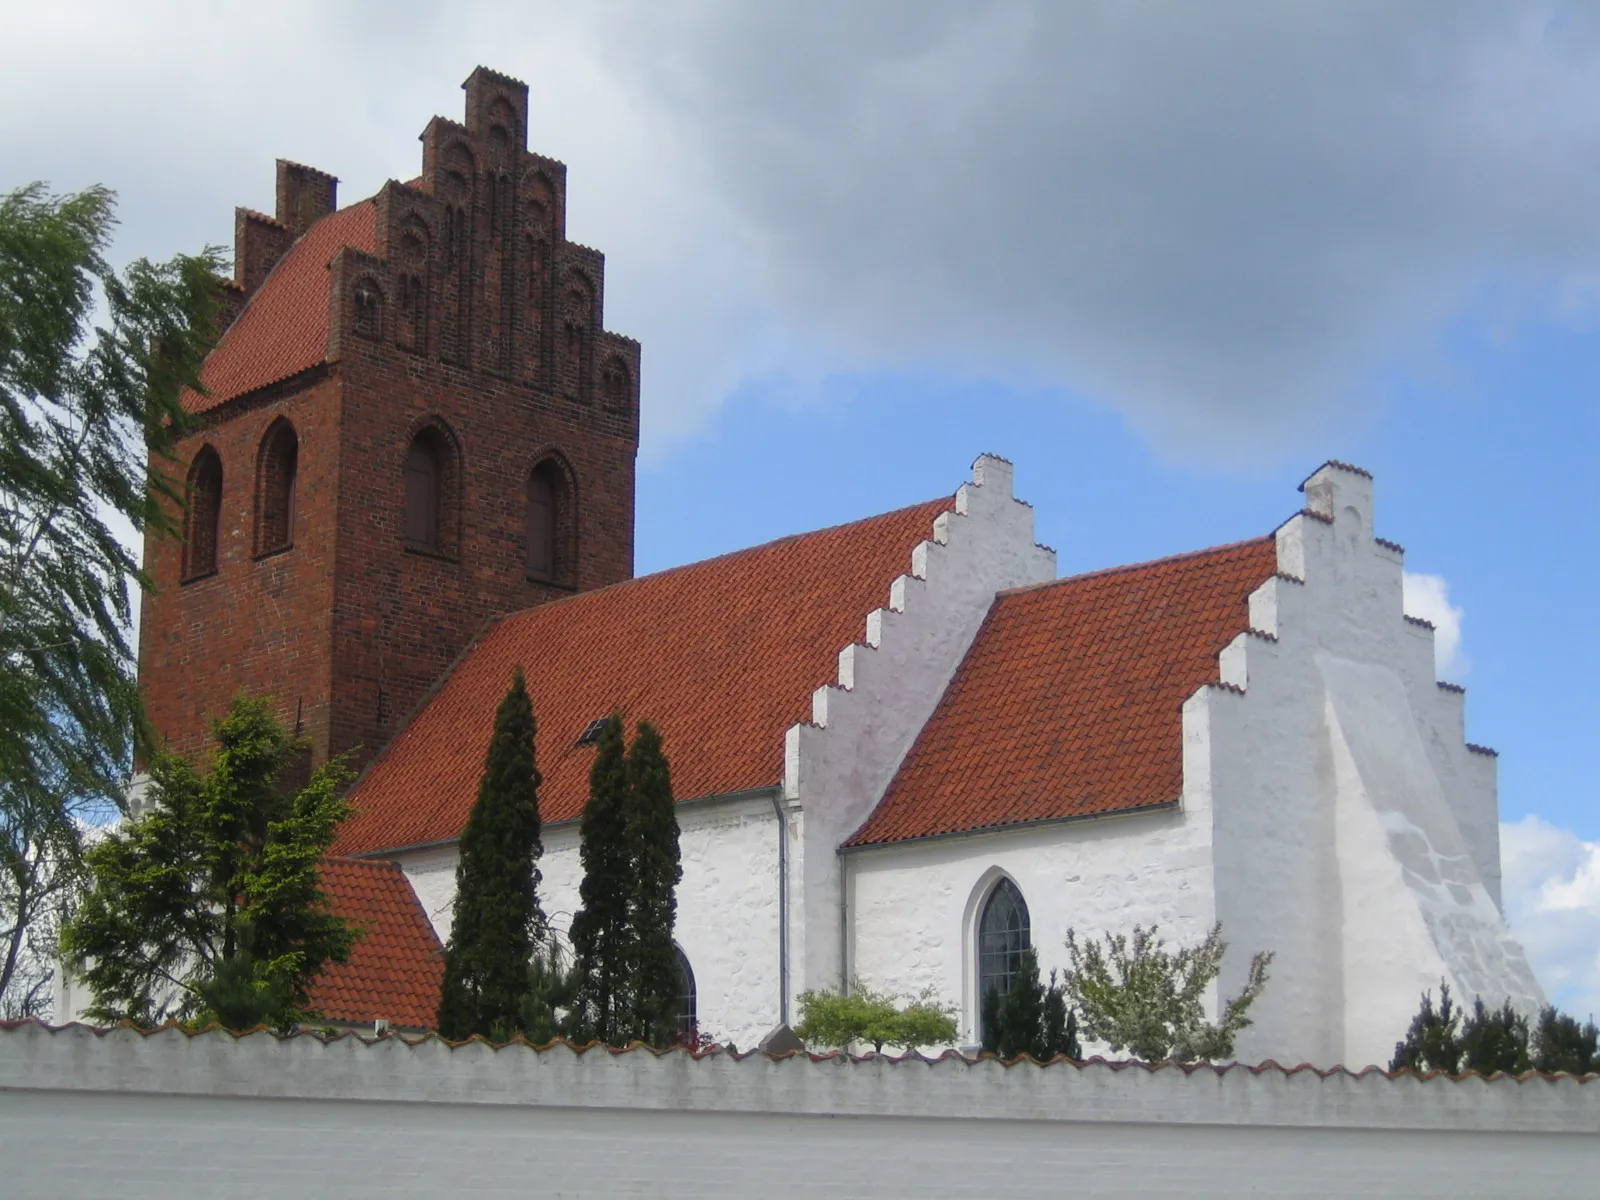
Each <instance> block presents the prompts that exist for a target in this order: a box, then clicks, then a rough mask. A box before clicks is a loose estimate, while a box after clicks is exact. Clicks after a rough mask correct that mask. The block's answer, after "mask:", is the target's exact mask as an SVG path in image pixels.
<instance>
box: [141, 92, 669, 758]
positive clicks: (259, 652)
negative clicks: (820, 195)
mask: <svg viewBox="0 0 1600 1200" xmlns="http://www.w3.org/2000/svg"><path fill="white" fill-rule="evenodd" d="M463 88H464V91H465V109H464V112H463V114H462V119H461V120H449V119H446V118H443V117H436V118H434V119H433V120H431V121H430V122H428V124H427V127H426V128H425V129H424V131H423V133H422V138H421V140H422V164H421V166H422V170H421V173H420V175H418V176H417V177H416V178H413V179H411V180H410V181H409V182H400V181H396V180H391V181H390V182H388V183H386V184H385V185H384V186H383V187H382V188H381V189H379V191H378V192H377V194H376V195H374V196H371V197H369V198H367V199H364V200H361V201H359V202H357V203H355V204H352V205H349V206H347V207H343V208H341V207H339V198H338V180H336V179H335V178H334V177H333V176H332V175H330V174H328V173H326V172H324V171H320V170H317V169H316V168H313V167H308V166H304V165H302V164H299V163H295V162H290V161H287V160H279V161H278V163H277V177H276V197H275V207H274V211H273V213H272V215H270V216H269V215H267V214H265V213H261V212H257V211H254V210H250V209H239V210H238V212H237V213H236V219H235V235H236V236H235V248H234V249H235V255H234V260H235V264H234V278H233V279H232V280H231V281H230V282H229V283H228V284H227V286H226V288H225V296H224V307H223V313H222V323H223V325H224V330H223V333H222V336H221V338H220V340H219V343H218V345H217V346H216V348H215V349H214V350H213V351H212V353H211V354H210V356H209V357H208V358H207V360H206V362H205V364H204V365H203V368H202V371H201V382H202V391H201V392H197V393H194V394H190V395H188V396H186V397H185V404H186V406H187V408H188V409H189V411H190V412H191V413H193V414H194V415H195V417H196V426H195V429H194V431H193V432H192V433H190V434H189V435H188V436H186V437H185V438H184V439H183V440H182V441H181V442H180V444H179V446H178V452H177V456H178V462H177V463H176V464H170V463H161V464H155V466H156V467H157V468H158V469H161V470H164V471H167V472H170V473H173V474H176V475H178V476H179V477H180V478H181V479H182V480H183V481H184V488H185V495H186V498H187V500H188V504H187V514H186V516H185V537H186V543H187V544H186V545H184V544H179V543H177V542H175V541H172V540H170V539H161V538H152V539H150V541H149V542H148V544H147V546H146V557H145V563H146V567H147V569H148V570H149V572H150V573H151V575H152V576H153V578H154V582H155V584H156V587H155V589H154V590H153V591H151V592H148V593H146V594H145V596H144V599H143V605H144V608H143V613H142V618H141V646H140V683H141V687H142V689H143V691H144V694H145V696H146V699H147V703H148V709H149V712H150V716H151V719H152V721H153V722H154V724H155V727H156V729H157V730H158V732H159V733H160V734H161V735H163V736H164V737H165V738H166V739H167V740H168V742H169V744H170V745H171V746H172V747H173V748H175V749H177V750H179V751H181V752H183V753H186V754H201V753H203V752H204V751H205V750H206V748H207V744H208V736H209V735H208V730H209V726H210V723H211V721H212V720H214V719H215V718H216V717H217V716H218V715H220V714H221V713H222V712H223V711H225V710H226V708H227V705H228V701H229V699H230V698H231V697H232V696H233V695H234V694H235V693H236V692H239V691H249V692H255V693H262V694H266V695H270V696H273V697H276V698H277V700H278V702H279V706H280V713H281V716H282V718H283V720H284V721H285V723H287V724H291V725H292V726H293V727H294V728H296V729H298V730H299V731H300V732H302V733H303V734H304V735H305V736H306V737H307V738H309V739H310V741H311V743H312V745H313V747H314V759H315V760H317V761H320V760H322V759H324V758H326V757H328V756H331V755H336V754H341V753H344V754H349V755H350V756H351V761H352V762H353V763H354V764H355V765H356V766H358V767H359V766H360V765H362V764H364V763H365V762H366V761H368V760H369V759H370V758H371V757H372V756H373V755H375V754H376V753H377V751H378V750H380V749H381V748H382V747H383V745H384V744H385V743H386V742H387V741H388V739H389V738H390V737H391V736H392V735H393V733H394V731H395V730H396V729H397V728H398V727H399V726H400V725H401V724H402V723H403V722H404V720H405V718H406V716H407V714H408V713H410V712H411V711H412V710H413V709H414V708H415V707H416V706H417V704H418V703H419V702H420V701H421V700H422V698H423V697H424V696H425V695H426V694H427V692H428V690H429V689H430V688H431V687H432V686H433V685H434V683H435V682H436V681H437V680H438V678H439V677H440V676H441V675H442V674H443V673H444V672H445V670H446V669H447V668H448V667H449V665H450V663H451V662H453V661H454V660H455V658H456V656H457V655H459V654H460V653H461V651H462V650H463V649H464V648H465V647H466V646H467V644H468V643H469V642H470V641H471V639H472V638H473V636H474V635H475V634H476V633H477V632H478V631H479V630H481V629H482V628H483V626H484V625H485V623H486V622H489V621H492V620H493V619H495V618H496V617H499V616H501V615H504V614H505V613H508V612H514V611H518V610H521V609H526V608H529V607H531V606H534V605H538V604H541V603H544V602H546V601H549V600H554V599H560V598H563V597H567V596H570V595H572V594H573V593H574V592H581V591H585V590H588V589H591V588H597V587H604V586H606V585H609V584H613V583H617V582H619V581H621V580H625V579H628V578H630V577H631V576H632V574H633V528H634V512H633V505H634V460H635V456H636V453H637V448H638V429H639V390H638V388H639V345H638V343H637V342H635V341H633V340H632V339H630V338H626V337H623V336H621V335H619V334H616V333H613V332H610V331H608V330H607V329H606V328H605V324H604V288H605V260H604V256H603V255H601V254H600V252H599V251H597V250H593V249H591V248H589V247H587V246H580V245H577V244H575V243H573V242H571V241H569V240H568V239H567V236H566V194H567V173H566V168H565V167H564V166H563V165H562V164H561V163H559V162H557V161H555V160H554V159H551V158H548V157H545V156H543V155H540V154H535V153H533V152H531V151H529V150H528V149H527V148H526V139H527V129H528V89H527V87H526V85H525V84H522V83H520V82H518V81H517V80H514V79H511V78H509V77H508V76H505V75H501V74H499V73H497V72H494V71H490V70H487V69H485V68H481V67H480V68H478V69H477V70H475V71H474V72H473V73H472V75H471V76H470V77H469V78H468V79H467V81H466V83H465V84H464V85H463Z"/></svg>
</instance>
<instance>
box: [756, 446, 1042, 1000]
mask: <svg viewBox="0 0 1600 1200" xmlns="http://www.w3.org/2000/svg"><path fill="white" fill-rule="evenodd" d="M1012 474H1013V473H1012V466H1011V464H1010V463H1009V462H1007V461H1006V460H1005V459H1002V458H997V457H994V456H992V455H984V456H982V457H980V458H979V459H978V460H977V462H976V463H974V464H973V471H972V481H971V482H970V483H966V484H963V485H962V486H961V488H960V490H959V491H957V493H956V498H955V508H954V511H952V512H945V513H941V514H940V515H939V517H938V518H937V519H936V520H935V521H934V523H933V529H932V530H931V535H932V536H931V538H930V540H928V541H924V542H921V543H919V544H918V545H917V546H916V547H915V549H914V550H913V551H912V555H911V564H910V567H911V570H910V572H909V573H908V574H905V575H901V576H900V577H899V578H897V579H896V580H895V581H894V582H893V584H892V585H891V586H890V588H889V597H888V604H887V606H886V607H884V608H880V609H876V610H874V611H873V612H871V613H869V614H867V616H866V629H865V633H864V640H863V642H861V643H857V644H853V645H850V646H846V647H845V648H844V649H842V650H841V651H840V653H839V675H838V681H837V682H836V683H834V684H831V685H828V686H824V687H821V688H818V689H817V691H816V693H815V694H814V696H813V697H812V721H811V723H810V724H808V725H796V726H794V727H792V728H791V729H790V730H789V731H788V734H787V737H786V739H785V760H784V795H785V797H786V798H787V800H788V801H790V803H791V804H796V805H798V807H799V808H800V809H801V810H802V812H803V814H804V817H803V829H804V834H803V849H802V853H801V858H802V859H803V863H804V866H803V885H802V886H803V894H804V905H803V908H804V912H803V933H802V932H798V931H797V936H796V939H795V950H794V953H795V962H796V964H797V965H799V964H802V963H803V969H798V970H796V971H795V973H794V987H795V990H796V991H800V990H803V989H804V988H807V987H827V986H832V985H834V984H835V983H836V982H837V981H838V979H839V977H840V973H841V971H842V970H844V969H845V964H844V962H843V959H842V957H841V948H840V903H841V897H840V894H839V882H838V880H839V864H838V860H837V855H836V854H835V850H836V849H837V847H838V846H839V845H841V844H842V843H843V842H844V841H845V840H846V839H847V838H848V837H849V836H850V835H851V834H852V833H854V832H855V830H856V829H857V828H858V827H859V826H860V825H861V823H862V822H863V821H865V820H866V819H867V817H868V816H869V815H870V814H871V812H872V810H873V808H874V807H875V806H876V805H877V803H878V801H879V800H880V799H882V797H883V793H884V790H885V789H886V788H887V787H888V785H889V783H890V781H891V780H892V779H893V778H894V773H895V770H896V769H897V768H898V767H899V765H900V762H901V760H902V759H903V758H904V757H905V755H906V752H907V751H908V750H910V748H911V745H912V742H913V741H915V739H916V736H917V733H918V732H919V731H920V730H921V728H922V726H923V724H924V723H925V722H926V721H927V719H928V717H929V715H930V714H931V713H932V712H933V708H934V705H935V704H937V703H938V700H939V697H940V695H941V694H942V693H943V691H944V688H945V685H946V684H948V683H949V681H950V677H951V676H952V675H953V674H954V673H955V670H956V667H957V666H958V665H959V664H960V662H961V659H962V657H963V656H964V655H965V654H966V651H967V648H968V647H969V646H970V645H971V644H972V640H973V638H974V637H975V636H976V635H977V632H978V628H979V626H981V625H982V623H983V618H984V616H985V615H986V614H987V613H988V611H989V606H990V605H991V604H992V603H993V601H994V596H995V593H996V592H998V591H1000V590H1002V589H1004V588H1010V587H1019V586H1022V585H1024V584H1030V583H1039V582H1042V581H1044V580H1048V579H1053V578H1055V573H1056V556H1055V551H1053V550H1050V549H1048V548H1046V547H1043V546H1040V545H1038V544H1036V543H1035V541H1034V534H1033V509H1032V507H1031V506H1030V505H1028V504H1026V503H1024V502H1022V501H1020V500H1018V499H1016V497H1015V496H1014V495H1013V493H1012Z"/></svg>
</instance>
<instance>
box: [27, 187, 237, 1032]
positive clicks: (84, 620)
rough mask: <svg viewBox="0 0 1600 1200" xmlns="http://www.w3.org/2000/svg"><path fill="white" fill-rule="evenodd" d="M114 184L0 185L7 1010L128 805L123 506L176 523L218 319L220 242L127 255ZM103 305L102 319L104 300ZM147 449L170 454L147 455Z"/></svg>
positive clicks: (131, 516) (32, 990)
mask: <svg viewBox="0 0 1600 1200" xmlns="http://www.w3.org/2000/svg"><path fill="white" fill-rule="evenodd" d="M114 214H115V205H114V198H113V195H112V193H111V192H110V191H109V190H107V189H105V188H102V187H93V188H89V189H87V190H86V191H83V192H80V193H77V194H75V195H66V196H52V195H50V194H49V193H48V192H47V190H46V188H45V187H44V185H43V184H32V185H30V186H28V187H24V188H21V189H19V190H17V191H14V192H11V193H9V194H7V195H4V196H0V1012H9V1013H12V1014H20V1013H25V1012H28V1011H30V1010H31V1009H33V1008H34V1007H35V1003H36V1001H37V999H38V997H39V995H40V992H41V987H42V982H43V980H42V977H41V975H40V971H39V956H38V954H37V953H36V952H35V953H30V952H29V942H30V939H32V941H33V942H34V943H35V946H34V949H35V951H37V950H38V949H39V946H38V934H39V932H40V927H39V926H40V922H44V923H46V924H49V923H51V922H53V921H54V920H55V919H56V918H58V917H59V916H61V915H62V912H63V901H64V900H65V899H66V898H67V897H69V896H71V895H72V894H73V893H74V891H75V890H76V884H77V882H78V877H79V873H80V871H81V868H82V862H81V853H82V837H81V830H82V828H83V827H84V825H85V824H86V818H90V817H100V818H101V819H103V816H104V814H105V813H107V812H109V811H114V810H115V806H116V805H117V804H119V803H120V800H121V788H122V785H123V782H124V780H125V778H126V775H127V771H128V768H129V764H130V761H131V756H132V753H133V751H134V749H135V748H136V746H140V745H142V744H144V743H145V741H146V734H147V727H146V726H145V724H144V722H143V719H142V711H141V708H140V704H139V697H138V692H137V690H136V688H135V685H134V658H133V651H132V647H131V646H130V645H129V643H128V632H127V631H128V629H129V626H130V622H131V618H132V611H133V610H132V598H131V595H130V588H129V583H130V581H137V582H138V584H139V585H140V586H147V585H148V580H147V579H146V578H145V577H144V576H143V574H142V573H141V572H140V571H139V569H138V566H137V563H136V562H135V560H134V558H133V556H132V554H131V553H130V551H129V549H128V547H127V545H126V544H124V542H123V541H121V540H119V538H118V537H117V535H116V533H115V532H114V531H113V530H112V528H111V526H110V524H108V521H109V520H111V519H113V518H116V519H120V520H121V521H124V522H126V523H128V524H130V525H131V526H132V527H133V529H134V530H135V531H136V532H137V531H140V530H147V531H149V532H151V533H153V534H155V535H158V536H159V535H162V534H171V533H174V532H175V531H176V526H175V522H174V512H175V508H176V505H175V502H176V501H177V500H178V492H177V489H176V487H175V485H174V483H173V482H172V480H171V479H170V478H169V477H168V475H167V473H166V472H165V471H164V470H162V464H163V463H164V462H165V461H167V460H168V459H169V458H170V455H171V451H172V446H173V444H174V439H175V438H176V437H177V436H178V435H179V434H180V433H181V432H182V431H183V429H184V428H185V422H184V413H183V409H182V406H181V404H180V402H179V398H180V396H181V394H182V392H183V389H184V388H185V387H193V386H196V385H197V383H198V372H199V366H200V362H201V360H202V358H203V357H204V355H205V352H206V350H207V349H208V348H209V346H210V344H211V341H212V339H213V337H214V324H215V315H216V305H217V288H218V282H217V278H216V271H217V268H218V267H219V266H220V261H219V259H218V256H217V255H216V253H215V252H214V251H209V250H208V251H206V252H204V253H202V254H200V255H194V256H189V255H180V256H178V257H175V258H173V259H172V260H170V261H169V262H166V263H160V264H153V263H150V262H148V261H146V260H144V259H140V260H138V261H136V262H134V263H133V264H131V265H130V266H129V267H128V268H127V269H126V270H125V271H123V272H121V273H118V272H117V271H115V270H114V269H113V268H112V267H111V266H110V264H109V263H108V262H107V260H106V257H105V254H106V250H107V247H108V245H109V243H110V237H111V231H112V229H113V227H114V225H115V215H114ZM97 306H99V309H100V311H101V313H102V315H103V318H104V324H102V325H101V326H100V327H98V328H95V327H93V324H92V322H93V315H94V313H95V311H96V307H97ZM147 456H148V461H149V463H150V464H152V465H153V467H154V469H153V470H151V471H149V472H148V473H147V467H146V463H147Z"/></svg>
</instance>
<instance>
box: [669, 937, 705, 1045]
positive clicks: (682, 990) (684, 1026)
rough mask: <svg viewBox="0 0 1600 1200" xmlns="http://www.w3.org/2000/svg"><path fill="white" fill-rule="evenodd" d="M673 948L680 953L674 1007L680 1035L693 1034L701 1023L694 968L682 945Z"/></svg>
mask: <svg viewBox="0 0 1600 1200" xmlns="http://www.w3.org/2000/svg"><path fill="white" fill-rule="evenodd" d="M673 950H674V951H676V952H677V955H678V999H677V1001H676V1004H675V1006H674V1009H673V1012H674V1016H675V1019H676V1021H677V1025H676V1028H677V1032H678V1036H679V1037H685V1036H692V1035H693V1034H694V1033H696V1032H697V1029H698V1026H699V1023H700V1013H699V1008H698V1005H697V1004H696V1002H695V992H694V970H693V968H691V967H690V966H689V956H688V955H686V954H685V953H684V952H683V949H682V947H679V946H674V947H673Z"/></svg>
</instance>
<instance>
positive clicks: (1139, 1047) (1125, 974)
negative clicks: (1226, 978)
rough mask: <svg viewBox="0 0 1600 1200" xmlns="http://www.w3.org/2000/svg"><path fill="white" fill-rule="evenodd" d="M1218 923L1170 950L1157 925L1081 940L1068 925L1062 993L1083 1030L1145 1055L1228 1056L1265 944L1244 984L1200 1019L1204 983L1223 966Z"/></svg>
mask: <svg viewBox="0 0 1600 1200" xmlns="http://www.w3.org/2000/svg"><path fill="white" fill-rule="evenodd" d="M1227 948H1228V947H1227V943H1226V942H1224V941H1223V940H1222V926H1221V924H1220V923H1219V924H1217V925H1215V926H1213V927H1212V929H1211V932H1210V933H1208V934H1207V935H1206V937H1205V940H1204V941H1202V942H1201V943H1200V944H1199V945H1197V946H1188V947H1185V948H1183V949H1179V950H1176V951H1168V950H1167V949H1166V948H1165V943H1164V942H1162V941H1161V939H1160V938H1158V937H1157V936H1156V926H1154V925H1152V926H1151V927H1150V928H1149V929H1142V928H1140V927H1139V926H1137V925H1135V926H1134V928H1133V935H1132V937H1131V938H1130V937H1128V936H1127V935H1125V934H1115V935H1113V934H1109V933H1108V934H1106V936H1105V946H1104V948H1102V947H1101V945H1100V944H1099V943H1098V942H1093V941H1085V942H1083V943H1082V944H1081V945H1080V944H1079V942H1078V940H1077V937H1076V936H1075V934H1074V933H1073V931H1072V930H1070V929H1069V930H1068V931H1067V953H1068V955H1069V956H1070V958H1071V960H1072V965H1071V967H1070V968H1069V969H1068V970H1067V971H1066V972H1065V974H1064V976H1063V981H1062V982H1063V987H1064V989H1065V992H1066V997H1067V998H1068V999H1069V1000H1071V1001H1072V1002H1073V1003H1074V1004H1075V1005H1076V1006H1077V1008H1078V1010H1079V1011H1080V1012H1081V1013H1082V1014H1083V1032H1084V1033H1085V1034H1086V1035H1088V1036H1089V1037H1090V1038H1092V1039H1094V1040H1095V1041H1100V1042H1105V1043H1107V1044H1108V1045H1109V1046H1110V1047H1111V1049H1112V1050H1114V1051H1121V1050H1122V1049H1124V1048H1126V1049H1128V1050H1129V1051H1130V1052H1131V1053H1132V1054H1133V1055H1134V1057H1136V1058H1141V1059H1144V1060H1145V1061H1147V1062H1160V1061H1162V1060H1164V1059H1169V1058H1170V1059H1176V1060H1177V1061H1179V1062H1194V1061H1195V1060H1197V1059H1218V1058H1226V1057H1228V1056H1229V1055H1231V1054H1232V1053H1233V1045H1234V1041H1235V1039H1236V1038H1237V1037H1238V1035H1239V1033H1240V1032H1241V1031H1242V1030H1243V1029H1245V1028H1246V1027H1247V1026H1248V1025H1249V1024H1250V1018H1249V1016H1248V1013H1249V1010H1250V1006H1251V1005H1252V1004H1254V1003H1255V1000H1256V998H1257V997H1258V996H1260V995H1261V992H1262V989H1263V988H1265V987H1266V984H1267V967H1268V966H1269V965H1270V964H1271V962H1272V954H1271V953H1270V952H1262V953H1259V954H1256V955H1255V956H1254V957H1253V958H1252V959H1251V960H1250V971H1249V975H1248V978H1247V979H1246V982H1245V986H1244V988H1243V990H1241V991H1240V993H1239V994H1238V995H1237V996H1235V997H1234V998H1233V999H1232V1000H1229V1001H1228V1002H1227V1003H1226V1004H1224V1005H1223V1006H1222V1015H1221V1018H1220V1019H1219V1020H1217V1021H1216V1022H1215V1023H1212V1022H1209V1021H1207V1020H1206V1019H1205V1006H1204V996H1205V991H1206V988H1207V987H1208V986H1209V985H1210V984H1211V983H1212V982H1213V981H1214V980H1215V979H1216V978H1217V976H1218V975H1219V974H1220V973H1221V971H1222V956H1223V954H1224V953H1226V951H1227Z"/></svg>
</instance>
